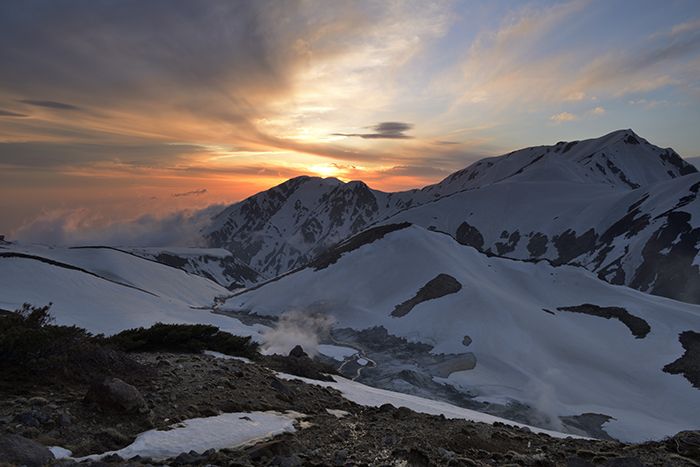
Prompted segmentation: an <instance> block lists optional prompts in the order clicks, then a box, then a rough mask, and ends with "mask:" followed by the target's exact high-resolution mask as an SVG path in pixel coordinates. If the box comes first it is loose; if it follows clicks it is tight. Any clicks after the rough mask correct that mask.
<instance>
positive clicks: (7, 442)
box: [0, 435, 55, 467]
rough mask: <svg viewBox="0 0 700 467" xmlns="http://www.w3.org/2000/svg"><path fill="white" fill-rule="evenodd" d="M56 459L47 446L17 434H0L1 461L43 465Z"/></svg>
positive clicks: (28, 466) (33, 465)
mask: <svg viewBox="0 0 700 467" xmlns="http://www.w3.org/2000/svg"><path fill="white" fill-rule="evenodd" d="M54 460H55V457H54V455H53V453H52V452H51V451H49V449H48V448H47V447H46V446H42V445H41V444H39V443H37V442H35V441H32V440H31V439H27V438H23V437H22V436H17V435H2V436H0V462H6V463H8V464H14V465H26V466H27V467H41V466H43V465H46V464H48V463H50V462H52V461H54Z"/></svg>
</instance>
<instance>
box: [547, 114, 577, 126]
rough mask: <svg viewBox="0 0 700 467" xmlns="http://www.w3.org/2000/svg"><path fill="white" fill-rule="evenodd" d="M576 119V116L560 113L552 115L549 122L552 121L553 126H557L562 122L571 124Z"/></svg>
mask: <svg viewBox="0 0 700 467" xmlns="http://www.w3.org/2000/svg"><path fill="white" fill-rule="evenodd" d="M577 118H578V117H576V115H573V114H570V113H568V112H562V113H560V114H557V115H552V118H551V119H550V120H552V121H553V122H554V124H555V125H559V124H560V123H564V122H572V121H574V120H577Z"/></svg>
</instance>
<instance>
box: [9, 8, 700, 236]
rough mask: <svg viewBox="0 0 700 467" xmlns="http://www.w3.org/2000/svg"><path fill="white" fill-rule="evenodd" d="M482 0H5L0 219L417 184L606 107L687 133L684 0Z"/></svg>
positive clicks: (699, 109) (692, 152)
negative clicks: (328, 187)
mask: <svg viewBox="0 0 700 467" xmlns="http://www.w3.org/2000/svg"><path fill="white" fill-rule="evenodd" d="M497 3H498V4H496V3H495V2H486V1H484V2H466V3H465V2H453V1H449V0H438V1H435V2H418V1H408V0H406V1H398V2H366V1H345V0H343V1H340V0H329V1H323V2H316V1H311V2H297V1H292V2H277V1H274V0H256V1H240V2H232V3H230V2H204V3H201V2H198V3H192V2H186V1H181V0H170V1H165V0H160V1H154V2H140V1H137V0H125V1H121V2H100V1H97V2H96V1H92V0H73V1H70V2H52V1H48V0H29V1H26V2H6V3H3V4H2V5H0V63H3V64H4V65H5V66H3V72H2V73H0V170H1V171H2V173H3V183H2V187H0V194H2V195H3V197H4V199H11V200H13V203H12V204H13V205H12V206H10V207H8V208H7V209H6V211H5V212H3V216H2V217H3V220H2V224H0V233H6V234H8V233H10V232H15V231H17V232H21V231H25V232H26V231H27V230H26V228H27V226H28V225H30V224H31V223H32V222H34V219H36V221H37V222H40V221H41V218H37V216H44V217H42V218H45V217H46V215H47V213H52V212H56V213H62V212H63V213H65V212H74V213H75V212H83V213H85V212H90V213H91V214H89V215H87V216H88V217H91V216H93V215H94V213H97V212H99V213H100V216H102V217H104V218H107V219H110V220H111V221H114V222H116V221H120V220H129V221H136V220H138V219H141V218H142V216H143V215H144V214H146V213H149V212H150V213H152V212H158V213H160V214H159V216H166V215H167V213H169V212H176V211H180V210H182V209H202V208H205V207H206V206H208V205H210V204H216V203H231V202H234V201H237V200H240V199H242V198H245V197H247V196H249V195H252V194H254V193H255V192H258V191H261V190H264V189H267V188H269V187H271V186H273V185H275V184H278V183H281V182H282V181H284V180H286V179H288V178H291V177H294V176H298V175H302V174H307V175H317V176H335V177H338V178H340V179H342V180H351V179H361V180H364V181H365V182H367V183H368V184H369V185H370V186H372V187H373V188H377V189H381V190H385V191H396V190H402V189H409V188H419V187H422V186H425V185H427V184H429V183H435V182H437V181H439V180H440V179H441V178H443V177H445V176H447V175H448V174H449V173H451V172H453V171H456V170H459V169H461V168H464V167H466V166H468V165H469V164H470V163H472V162H474V161H475V160H477V159H479V158H481V157H485V156H491V155H498V154H502V153H505V152H508V151H510V150H513V149H518V148H520V147H525V146H530V145H536V144H551V143H554V142H556V141H559V140H575V139H584V138H589V137H595V136H600V135H602V134H605V133H608V132H610V131H614V130H616V129H620V128H633V129H634V130H635V131H636V132H638V133H639V134H640V135H642V136H644V137H645V138H647V139H649V140H650V141H651V142H652V143H654V144H658V145H660V146H672V147H674V149H676V150H677V151H679V153H680V154H681V155H683V156H696V155H697V154H698V153H700V135H698V132H697V131H696V129H695V126H696V125H697V122H698V121H700V4H698V3H697V2H695V1H693V0H678V1H672V2H667V3H664V4H663V5H662V4H660V3H658V2H656V1H652V0H643V1H631V0H628V1H622V2H604V1H602V0H585V1H571V2H557V1H544V0H541V1H533V2H530V3H523V2H519V1H510V2H497ZM22 226H24V229H25V230H21V229H20V227H22ZM18 229H19V230H18Z"/></svg>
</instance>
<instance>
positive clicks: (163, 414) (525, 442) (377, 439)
mask: <svg viewBox="0 0 700 467" xmlns="http://www.w3.org/2000/svg"><path fill="white" fill-rule="evenodd" d="M298 355H299V356H290V357H279V356H277V357H272V358H269V359H267V358H265V357H261V360H260V361H256V362H251V361H243V360H234V359H221V358H217V357H214V356H210V355H203V354H174V353H141V354H136V355H135V357H134V358H135V359H137V360H138V361H139V362H140V363H141V364H142V365H143V366H144V367H145V368H147V369H148V371H147V372H146V373H145V374H146V375H147V376H142V377H140V378H138V379H137V380H135V381H132V382H133V383H134V384H133V386H132V387H133V389H134V390H135V391H138V392H139V393H140V394H141V396H142V397H143V399H144V400H145V401H146V404H147V410H140V411H139V410H134V411H130V412H128V411H124V410H119V409H117V408H115V407H114V405H110V404H102V405H101V404H100V403H99V402H96V399H94V398H88V399H87V400H86V399H85V395H86V394H88V393H89V392H90V387H89V385H86V384H69V383H64V384H56V385H53V386H48V387H38V386H32V385H22V384H18V385H17V386H16V387H14V388H12V389H11V390H4V391H3V392H4V393H3V394H2V396H3V397H2V405H1V406H0V433H2V434H1V435H0V463H2V465H17V466H19V465H31V466H32V467H39V466H42V465H55V466H60V467H71V466H78V465H80V466H86V467H88V466H94V467H107V466H115V467H116V466H120V467H121V466H129V467H139V466H142V465H143V466H160V465H172V466H190V465H192V466H200V465H201V466H204V465H218V466H227V467H228V466H304V465H308V466H338V465H353V466H439V465H454V466H505V465H518V466H567V467H594V466H606V467H637V466H697V465H700V464H699V461H700V432H682V433H679V434H677V435H676V436H673V437H670V438H667V439H663V440H658V441H653V442H647V443H642V444H625V443H620V442H616V441H603V440H595V439H584V438H572V437H568V438H554V437H551V436H549V435H547V434H537V433H534V432H532V431H530V430H529V429H528V428H519V427H516V426H512V425H508V424H504V423H498V422H497V423H494V424H486V423H479V422H472V421H468V420H464V419H447V418H445V417H444V416H436V415H427V414H423V413H418V412H415V411H413V410H411V409H408V408H406V407H401V406H399V407H396V406H394V405H391V404H382V405H379V406H363V405H358V404H356V403H354V402H351V401H349V400H347V399H345V398H344V397H343V395H342V394H341V393H340V392H338V391H336V390H334V389H330V388H327V387H324V386H322V383H323V382H322V381H320V380H319V381H318V384H315V383H314V381H313V380H310V379H308V378H304V380H303V381H302V378H299V379H297V378H295V377H293V376H292V377H290V376H286V377H284V378H282V377H281V376H280V375H279V374H278V373H277V372H276V370H274V369H273V368H277V369H283V371H289V370H290V369H291V370H293V371H294V369H295V368H296V369H297V370H299V369H305V370H304V371H305V372H306V373H307V374H311V375H314V374H318V373H317V370H316V368H315V365H317V363H314V362H313V361H312V360H311V359H309V358H308V357H306V356H304V355H303V354H299V353H298ZM318 377H323V378H327V375H326V376H324V375H318ZM126 385H128V383H124V382H122V384H121V385H120V386H122V388H121V390H122V392H125V389H124V387H125V386H126ZM126 392H129V391H126ZM268 411H275V412H277V413H292V414H295V416H296V418H297V419H296V422H295V423H294V431H293V432H285V433H282V434H278V435H276V436H273V437H270V438H265V439H262V440H258V442H255V441H253V442H252V443H250V444H246V445H243V446H238V447H233V446H232V447H225V448H219V449H204V450H201V452H198V451H193V450H190V451H185V452H181V453H178V454H177V455H172V456H170V457H166V458H144V457H141V456H133V457H130V458H126V459H125V458H122V457H121V456H119V455H118V454H109V453H108V452H109V451H115V450H118V449H120V448H123V447H125V446H127V445H129V444H131V443H132V442H133V441H134V439H135V438H136V436H137V435H138V434H139V433H141V432H143V431H146V430H153V429H156V430H165V431H167V430H172V429H173V428H176V427H178V426H179V425H181V424H182V422H183V421H186V420H189V419H194V418H207V417H213V416H217V415H219V414H221V413H238V414H240V417H241V418H245V417H246V415H245V414H246V413H249V414H251V416H253V415H252V414H254V413H257V412H268ZM45 446H61V447H63V448H65V449H68V450H70V451H71V452H72V455H71V457H72V458H61V457H60V455H59V458H58V459H56V458H55V457H54V456H53V455H52V454H51V453H50V452H48V451H47V450H46V448H45ZM47 452H48V455H47ZM105 453H108V454H105ZM85 456H90V457H89V458H87V459H81V458H82V457H85Z"/></svg>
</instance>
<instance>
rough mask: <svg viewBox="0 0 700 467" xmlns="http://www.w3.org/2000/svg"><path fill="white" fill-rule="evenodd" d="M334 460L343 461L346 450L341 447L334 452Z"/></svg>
mask: <svg viewBox="0 0 700 467" xmlns="http://www.w3.org/2000/svg"><path fill="white" fill-rule="evenodd" d="M335 458H336V460H338V461H340V462H344V461H345V460H346V459H347V458H348V452H347V451H346V450H345V449H341V450H340V451H337V452H336V453H335Z"/></svg>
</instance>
